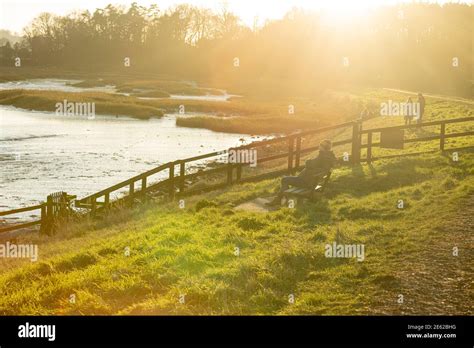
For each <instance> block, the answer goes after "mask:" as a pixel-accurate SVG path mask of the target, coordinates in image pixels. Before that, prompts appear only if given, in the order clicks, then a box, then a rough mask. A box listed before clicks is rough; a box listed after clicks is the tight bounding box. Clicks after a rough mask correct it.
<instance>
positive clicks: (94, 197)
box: [91, 196, 97, 216]
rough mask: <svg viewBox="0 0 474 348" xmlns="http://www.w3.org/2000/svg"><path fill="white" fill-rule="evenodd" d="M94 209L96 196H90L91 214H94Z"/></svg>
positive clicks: (95, 207)
mask: <svg viewBox="0 0 474 348" xmlns="http://www.w3.org/2000/svg"><path fill="white" fill-rule="evenodd" d="M96 209H97V197H96V196H92V197H91V215H92V216H95V213H96Z"/></svg>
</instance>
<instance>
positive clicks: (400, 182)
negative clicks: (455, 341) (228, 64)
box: [0, 151, 474, 315]
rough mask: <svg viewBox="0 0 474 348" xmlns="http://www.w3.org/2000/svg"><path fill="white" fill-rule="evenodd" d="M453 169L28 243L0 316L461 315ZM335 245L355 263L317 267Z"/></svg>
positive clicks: (468, 191) (461, 216)
mask: <svg viewBox="0 0 474 348" xmlns="http://www.w3.org/2000/svg"><path fill="white" fill-rule="evenodd" d="M460 158H461V160H460V161H459V162H452V161H451V159H450V158H449V157H445V156H441V155H439V154H433V155H425V156H418V157H413V158H403V159H397V160H391V161H379V162H377V163H375V164H374V165H373V167H368V166H361V167H356V168H348V167H345V168H339V169H337V170H336V171H335V173H334V176H333V179H332V182H331V185H330V186H329V189H328V191H327V192H326V194H325V196H324V197H323V198H322V199H321V200H319V201H318V202H317V203H308V204H305V205H303V206H299V207H297V208H295V209H289V208H283V209H281V210H278V211H275V212H269V213H255V212H247V211H236V210H234V209H232V207H233V206H235V205H237V204H239V203H240V202H243V201H246V200H248V199H250V198H253V197H261V196H267V195H269V194H270V193H271V192H272V191H273V190H274V189H275V187H276V185H277V180H267V181H262V182H259V183H255V184H246V185H240V186H235V187H232V188H230V189H228V190H223V191H219V192H214V193H211V194H208V195H204V196H195V197H190V198H187V199H186V207H185V209H179V208H178V206H177V203H174V204H171V203H170V204H167V205H150V206H148V208H147V209H139V210H133V211H128V212H127V211H122V212H120V214H119V215H116V216H113V217H111V218H109V220H106V221H89V222H87V223H85V224H83V225H82V226H76V227H74V228H72V229H71V230H70V231H68V232H64V233H62V234H59V235H57V236H54V237H51V238H47V237H24V239H20V240H18V241H17V243H20V242H24V241H26V240H28V241H30V242H35V243H39V253H40V259H39V261H38V262H37V263H36V264H29V262H28V261H16V260H5V261H4V263H3V265H2V266H3V267H2V274H1V276H0V291H1V293H2V297H1V299H0V313H2V314H272V315H277V314H290V315H293V314H317V315H319V314H327V315H336V314H345V315H364V314H468V313H469V311H470V309H469V292H468V287H467V286H465V285H466V284H467V282H468V281H469V278H470V276H472V265H470V263H469V262H468V260H469V259H471V258H472V249H470V248H472V242H473V240H472V231H470V230H469V217H470V216H472V213H473V212H474V201H473V200H472V197H473V193H474V180H473V174H474V173H473V172H474V153H473V152H469V151H465V152H462V153H461V155H460ZM400 199H403V200H404V202H405V208H404V209H398V208H397V202H398V200H400ZM209 202H215V204H211V203H209ZM469 214H471V215H469ZM333 241H338V242H339V243H346V244H354V243H362V244H364V245H365V249H366V255H365V261H363V262H357V261H356V260H355V259H331V258H326V257H325V256H324V245H325V244H326V243H329V244H330V243H332V242H333ZM453 246H457V247H459V249H460V256H458V257H454V256H451V253H452V248H453ZM127 247H129V248H130V256H126V255H125V248H127ZM235 247H238V248H239V249H240V255H239V256H236V255H235V254H234V251H235ZM469 274H470V275H469ZM449 279H451V280H449ZM463 284H464V285H463ZM71 294H75V295H76V298H77V301H76V303H74V304H72V303H70V302H69V301H68V300H69V296H70V295H71ZM180 294H186V297H185V299H186V303H185V304H180V303H179V296H180ZM290 294H293V295H294V296H295V298H296V302H295V303H294V304H290V303H289V302H288V296H289V295H290ZM399 294H403V295H404V297H405V304H404V305H400V304H398V303H397V298H398V295H399Z"/></svg>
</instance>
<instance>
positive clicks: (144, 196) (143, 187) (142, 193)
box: [140, 176, 147, 200]
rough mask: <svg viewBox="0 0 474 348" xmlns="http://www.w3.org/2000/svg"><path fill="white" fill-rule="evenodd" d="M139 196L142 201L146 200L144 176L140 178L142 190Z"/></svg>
mask: <svg viewBox="0 0 474 348" xmlns="http://www.w3.org/2000/svg"><path fill="white" fill-rule="evenodd" d="M140 194H141V196H142V199H144V200H146V198H147V195H146V176H144V177H143V178H142V189H141V191H140Z"/></svg>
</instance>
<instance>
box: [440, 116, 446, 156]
mask: <svg viewBox="0 0 474 348" xmlns="http://www.w3.org/2000/svg"><path fill="white" fill-rule="evenodd" d="M445 135H446V123H445V122H443V123H441V128H440V134H439V149H440V150H441V151H444V142H445Z"/></svg>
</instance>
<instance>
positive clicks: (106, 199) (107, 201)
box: [104, 192, 110, 210]
mask: <svg viewBox="0 0 474 348" xmlns="http://www.w3.org/2000/svg"><path fill="white" fill-rule="evenodd" d="M109 204H110V192H107V193H106V194H105V195H104V209H105V210H107V209H109Z"/></svg>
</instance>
